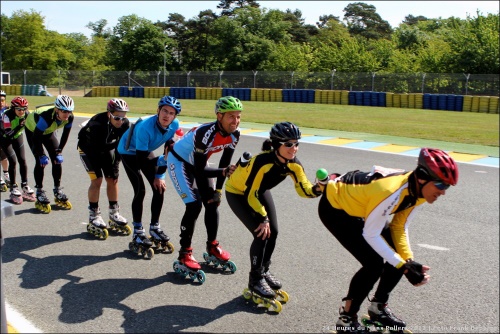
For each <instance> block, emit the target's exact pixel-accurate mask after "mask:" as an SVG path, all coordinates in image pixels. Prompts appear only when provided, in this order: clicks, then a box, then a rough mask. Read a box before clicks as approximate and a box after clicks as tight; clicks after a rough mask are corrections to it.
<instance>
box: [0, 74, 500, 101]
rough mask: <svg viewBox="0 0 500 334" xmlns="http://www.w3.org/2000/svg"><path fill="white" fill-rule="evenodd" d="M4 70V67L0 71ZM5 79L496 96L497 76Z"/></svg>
mask: <svg viewBox="0 0 500 334" xmlns="http://www.w3.org/2000/svg"><path fill="white" fill-rule="evenodd" d="M4 71H5V70H4ZM7 72H9V73H10V83H11V84H18V85H42V86H44V87H47V88H59V90H61V89H63V90H85V89H91V88H92V87H93V86H129V87H131V86H142V87H222V88H273V89H330V90H348V91H372V92H392V93H430V94H456V95H483V96H500V88H499V76H498V75H497V74H462V73H459V74H455V73H411V74H401V73H375V72H374V73H339V72H336V71H331V72H330V73H327V72H322V73H306V72H264V71H241V72H234V71H212V72H197V71H188V72H168V71H167V72H163V71H149V72H142V71H60V70H55V71H36V70H12V71H8V70H7Z"/></svg>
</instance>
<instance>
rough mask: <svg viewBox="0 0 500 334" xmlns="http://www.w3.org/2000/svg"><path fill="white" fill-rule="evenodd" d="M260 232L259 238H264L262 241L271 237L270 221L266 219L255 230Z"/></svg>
mask: <svg viewBox="0 0 500 334" xmlns="http://www.w3.org/2000/svg"><path fill="white" fill-rule="evenodd" d="M254 232H258V234H257V238H259V237H260V236H262V240H266V239H268V238H269V237H270V236H271V228H270V227H269V219H267V218H266V220H264V221H263V222H262V223H260V224H259V226H258V227H257V228H256V229H255V230H254Z"/></svg>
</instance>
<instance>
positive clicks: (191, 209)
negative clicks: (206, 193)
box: [186, 201, 203, 217]
mask: <svg viewBox="0 0 500 334" xmlns="http://www.w3.org/2000/svg"><path fill="white" fill-rule="evenodd" d="M202 207H203V205H202V203H201V202H200V201H194V202H191V203H188V204H186V214H191V215H193V216H196V217H197V216H198V215H199V214H200V212H201V209H202Z"/></svg>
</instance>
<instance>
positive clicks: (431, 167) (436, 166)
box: [418, 148, 458, 186]
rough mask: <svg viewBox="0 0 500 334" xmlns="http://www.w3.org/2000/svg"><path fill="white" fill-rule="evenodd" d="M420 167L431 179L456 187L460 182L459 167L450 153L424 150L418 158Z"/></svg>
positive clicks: (434, 149) (429, 149)
mask: <svg viewBox="0 0 500 334" xmlns="http://www.w3.org/2000/svg"><path fill="white" fill-rule="evenodd" d="M418 165H419V166H420V167H422V168H423V169H424V170H425V171H426V172H427V174H428V175H429V176H430V178H432V179H434V180H439V181H442V182H445V183H447V184H450V185H452V186H454V185H456V184H457V182H458V166H457V164H456V163H455V161H454V160H453V158H452V157H450V156H449V155H448V153H446V152H444V151H442V150H440V149H437V148H422V149H421V150H420V155H419V156H418Z"/></svg>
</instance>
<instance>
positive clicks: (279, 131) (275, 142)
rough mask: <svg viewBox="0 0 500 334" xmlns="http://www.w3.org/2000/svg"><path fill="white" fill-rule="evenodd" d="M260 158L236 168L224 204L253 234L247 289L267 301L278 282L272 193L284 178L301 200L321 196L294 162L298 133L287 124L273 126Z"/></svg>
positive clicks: (297, 147) (300, 166) (272, 295)
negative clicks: (273, 265) (273, 260)
mask: <svg viewBox="0 0 500 334" xmlns="http://www.w3.org/2000/svg"><path fill="white" fill-rule="evenodd" d="M269 135H270V136H269V139H266V141H264V143H263V144H262V151H263V152H261V153H260V154H257V155H255V156H254V157H252V158H251V159H250V160H249V161H248V162H247V163H244V164H241V163H239V164H238V167H237V168H236V170H235V171H234V173H233V174H232V175H231V177H230V178H229V180H228V181H227V182H226V197H227V202H228V204H229V206H230V207H231V209H232V210H233V212H234V214H235V215H236V216H237V217H238V218H239V219H240V220H241V222H242V223H243V224H244V225H245V227H246V228H247V229H248V230H249V231H250V233H252V235H253V242H252V244H251V246H250V275H249V281H248V288H249V289H250V290H252V291H253V292H255V293H257V294H259V295H261V296H263V297H268V298H274V297H275V295H276V294H275V290H279V289H281V286H282V285H281V282H280V281H279V280H278V279H276V278H275V277H274V275H273V274H271V272H270V271H269V270H270V268H269V267H270V265H271V257H272V255H273V252H274V249H275V246H276V239H277V237H278V220H277V215H276V208H275V205H274V201H273V197H272V194H271V189H272V188H274V187H276V186H277V185H278V184H280V183H281V182H282V181H284V180H285V178H286V177H287V176H290V178H291V179H292V181H293V182H294V185H295V190H296V192H297V194H298V195H299V196H301V197H304V198H315V197H318V196H319V195H321V191H320V189H319V186H317V185H313V184H312V183H311V182H309V180H308V178H307V176H306V174H305V172H304V168H303V166H302V164H301V163H300V161H299V159H298V158H297V156H296V155H297V152H298V150H299V141H298V140H299V139H300V138H301V133H300V129H299V128H298V127H297V126H296V125H294V124H293V123H290V122H281V123H276V124H274V126H273V127H272V128H271V131H270V134H269Z"/></svg>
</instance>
